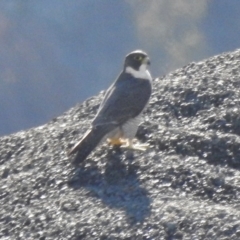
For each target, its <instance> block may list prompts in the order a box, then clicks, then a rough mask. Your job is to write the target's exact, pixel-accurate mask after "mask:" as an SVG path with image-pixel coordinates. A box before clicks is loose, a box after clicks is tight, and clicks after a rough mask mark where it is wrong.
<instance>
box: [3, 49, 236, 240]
mask: <svg viewBox="0 0 240 240" xmlns="http://www.w3.org/2000/svg"><path fill="white" fill-rule="evenodd" d="M102 96H103V94H102V93H100V94H99V96H96V97H93V98H91V99H88V100H86V101H85V102H84V103H83V104H82V105H78V106H76V107H74V108H72V109H70V110H69V111H68V112H66V113H64V114H63V115H62V116H59V117H57V118H56V119H53V120H52V121H51V122H49V123H47V124H45V125H43V126H41V127H37V128H33V129H30V130H27V131H21V132H18V133H16V134H12V135H9V136H4V137H1V138H0V140H1V145H0V177H1V183H0V204H1V208H0V239H14V240H18V239H40V240H44V239H45V240H47V239H48V240H50V239H69V240H70V239H71V240H79V239H101V240H103V239H106V240H110V239H139V240H140V239H166V240H171V239H184V240H188V239H189V240H199V239H205V240H207V239H211V240H213V239H216V240H221V239H222V240H223V239H225V240H227V239H231V240H234V239H240V172H239V170H240V136H239V135H240V108H239V106H240V50H237V51H235V52H231V53H224V54H222V55H219V56H215V57H212V58H210V59H207V60H205V61H202V62H198V63H190V64H189V65H187V66H185V67H183V68H182V69H178V70H176V71H175V72H172V73H170V74H169V75H167V76H165V77H161V78H159V79H156V80H155V81H154V91H153V94H152V98H151V102H150V105H149V107H148V109H147V110H146V111H145V114H144V118H143V122H142V124H141V126H140V127H139V131H138V138H139V139H140V141H142V142H144V143H149V145H150V146H149V148H148V150H147V151H145V152H139V151H135V152H131V151H126V150H121V149H120V150H119V149H111V148H109V147H108V146H107V144H102V145H101V146H99V147H98V148H97V149H96V150H95V151H94V152H93V153H92V154H91V155H90V157H89V158H88V159H87V160H86V161H85V162H84V163H82V164H81V165H79V166H77V167H76V166H72V165H71V164H70V160H69V159H68V157H67V155H66V152H67V150H68V149H69V148H70V147H71V146H73V144H74V143H75V142H76V141H77V140H79V138H80V137H81V136H82V134H83V133H84V132H85V131H86V130H87V129H88V127H89V125H90V121H91V119H92V118H93V117H94V115H95V113H96V111H97V108H98V105H99V103H100V100H101V98H102Z"/></svg>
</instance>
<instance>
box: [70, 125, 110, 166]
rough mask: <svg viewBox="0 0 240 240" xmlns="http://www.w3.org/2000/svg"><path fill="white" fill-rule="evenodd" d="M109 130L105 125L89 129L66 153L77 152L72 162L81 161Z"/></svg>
mask: <svg viewBox="0 0 240 240" xmlns="http://www.w3.org/2000/svg"><path fill="white" fill-rule="evenodd" d="M109 131H111V129H109V128H108V127H106V126H97V127H93V128H92V129H91V130H89V131H88V132H87V133H86V134H85V136H84V137H83V138H82V139H81V140H80V141H79V142H78V143H76V144H75V146H74V147H73V148H72V149H71V150H70V152H69V153H68V155H72V154H74V153H76V152H77V155H76V156H75V158H74V160H73V161H72V163H73V164H79V163H81V162H83V161H84V160H85V159H86V158H87V156H88V155H89V154H90V153H91V152H92V151H93V149H94V148H95V147H97V145H98V144H99V143H100V141H101V140H102V139H103V137H104V136H105V135H106V134H107V133H108V132H109Z"/></svg>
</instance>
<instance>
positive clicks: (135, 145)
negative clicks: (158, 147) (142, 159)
mask: <svg viewBox="0 0 240 240" xmlns="http://www.w3.org/2000/svg"><path fill="white" fill-rule="evenodd" d="M148 147H149V144H147V143H139V142H136V141H134V140H129V139H127V140H125V144H123V145H121V148H127V149H132V150H140V151H146V150H147V149H148Z"/></svg>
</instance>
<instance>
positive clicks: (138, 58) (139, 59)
mask: <svg viewBox="0 0 240 240" xmlns="http://www.w3.org/2000/svg"><path fill="white" fill-rule="evenodd" d="M134 60H137V61H141V60H142V56H135V57H134Z"/></svg>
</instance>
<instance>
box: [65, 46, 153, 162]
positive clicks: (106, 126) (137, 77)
mask: <svg viewBox="0 0 240 240" xmlns="http://www.w3.org/2000/svg"><path fill="white" fill-rule="evenodd" d="M148 65H150V60H149V57H148V56H147V54H146V53H145V52H143V51H141V50H136V51H133V52H131V53H129V54H128V55H127V56H126V58H125V62H124V66H123V70H122V72H121V73H120V75H119V76H118V77H117V79H116V80H115V82H114V83H113V84H112V85H111V86H110V87H109V88H108V90H107V91H106V94H105V96H104V99H103V101H102V103H101V104H100V107H99V110H98V112H97V114H96V116H95V118H94V119H93V121H92V126H91V129H89V130H88V131H87V132H86V134H85V135H84V136H83V137H82V139H81V140H80V141H79V142H77V143H76V145H75V146H74V147H73V148H72V149H71V150H70V151H69V155H71V154H73V153H77V154H76V156H75V158H74V160H73V163H75V164H78V163H80V162H82V161H83V160H84V159H86V158H87V156H88V155H89V154H90V153H91V152H92V151H93V149H94V148H95V147H96V146H97V145H98V144H99V143H100V142H102V141H103V140H107V141H108V142H109V144H111V145H113V146H116V145H119V146H124V147H127V148H132V149H142V147H141V145H138V146H137V145H134V144H133V142H132V140H133V138H134V137H135V135H136V132H137V129H138V125H139V123H140V120H141V119H140V117H141V113H142V112H143V110H144V109H145V107H146V106H147V104H148V101H149V98H150V95H151V92H152V77H151V74H150V73H149V71H148V69H147V68H148Z"/></svg>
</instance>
